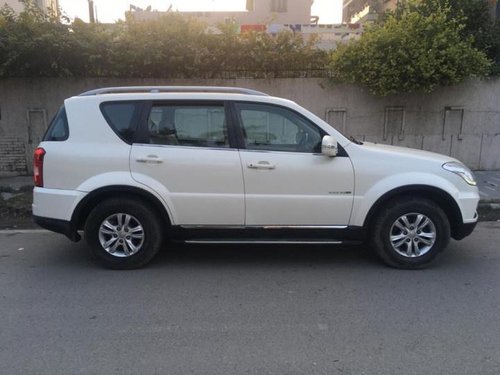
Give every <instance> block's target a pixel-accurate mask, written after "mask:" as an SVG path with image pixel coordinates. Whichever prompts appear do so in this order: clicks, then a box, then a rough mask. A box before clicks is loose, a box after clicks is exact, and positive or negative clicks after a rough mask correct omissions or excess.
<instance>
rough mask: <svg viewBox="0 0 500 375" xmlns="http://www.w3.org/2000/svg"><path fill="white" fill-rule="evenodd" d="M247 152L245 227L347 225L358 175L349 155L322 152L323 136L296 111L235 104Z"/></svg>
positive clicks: (244, 165) (244, 163) (244, 152)
mask: <svg viewBox="0 0 500 375" xmlns="http://www.w3.org/2000/svg"><path fill="white" fill-rule="evenodd" d="M235 112H236V117H237V118H238V120H239V123H240V128H241V133H242V137H243V139H244V149H241V150H240V156H241V162H242V169H243V179H244V185H245V206H246V214H245V224H246V225H249V226H266V225H271V226H272V225H276V226H334V225H340V226H343V225H347V224H348V222H349V217H350V215H351V208H352V202H353V191H354V173H353V168H352V164H351V161H350V160H349V158H348V157H347V155H345V156H341V155H339V156H337V157H333V158H332V157H327V156H325V155H322V154H321V153H320V150H321V140H322V137H323V135H325V132H324V131H323V130H322V129H320V128H319V127H318V126H316V125H315V124H313V123H312V122H311V121H309V120H308V119H306V118H304V117H303V116H301V115H300V114H298V113H295V112H294V111H292V110H290V109H288V108H284V107H280V106H275V105H269V104H261V103H243V102H241V103H236V104H235Z"/></svg>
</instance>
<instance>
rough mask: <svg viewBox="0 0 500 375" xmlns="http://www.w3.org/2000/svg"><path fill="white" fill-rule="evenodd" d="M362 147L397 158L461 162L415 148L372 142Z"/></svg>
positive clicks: (364, 143) (365, 143)
mask: <svg viewBox="0 0 500 375" xmlns="http://www.w3.org/2000/svg"><path fill="white" fill-rule="evenodd" d="M360 147H362V148H364V149H366V150H369V151H372V152H374V153H380V154H384V155H386V156H393V157H395V158H396V157H397V158H405V159H406V158H411V159H420V160H426V161H429V162H438V163H441V164H444V163H447V162H449V161H458V162H460V161H459V160H457V159H455V158H452V157H451V156H448V155H443V154H438V153H436V152H431V151H424V150H417V149H414V148H408V147H400V146H391V145H384V144H380V143H372V142H363V145H361V146H360Z"/></svg>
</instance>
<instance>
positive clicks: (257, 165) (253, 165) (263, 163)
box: [247, 161, 276, 169]
mask: <svg viewBox="0 0 500 375" xmlns="http://www.w3.org/2000/svg"><path fill="white" fill-rule="evenodd" d="M247 167H248V168H251V169H275V168H276V165H274V164H271V163H269V162H268V161H259V162H257V163H250V164H248V165H247Z"/></svg>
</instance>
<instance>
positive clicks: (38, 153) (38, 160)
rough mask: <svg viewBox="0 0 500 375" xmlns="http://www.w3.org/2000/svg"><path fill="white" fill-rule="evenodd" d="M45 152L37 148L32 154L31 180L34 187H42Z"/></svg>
mask: <svg viewBox="0 0 500 375" xmlns="http://www.w3.org/2000/svg"><path fill="white" fill-rule="evenodd" d="M44 156H45V150H44V149H43V148H41V147H38V148H37V149H36V150H35V153H34V154H33V180H34V182H35V186H38V187H43V157H44Z"/></svg>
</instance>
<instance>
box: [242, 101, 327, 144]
mask: <svg viewBox="0 0 500 375" xmlns="http://www.w3.org/2000/svg"><path fill="white" fill-rule="evenodd" d="M236 108H237V111H238V113H239V117H240V119H241V124H242V127H243V134H244V138H245V147H246V148H247V149H249V150H271V151H292V152H311V153H313V152H320V150H321V140H322V138H323V135H324V134H323V132H322V131H321V130H320V129H319V128H318V127H317V126H316V125H314V124H312V123H311V122H309V121H308V120H306V119H305V118H303V117H302V116H300V115H298V114H296V113H295V112H293V111H290V110H288V109H285V108H282V107H277V106H272V105H266V104H253V103H238V104H236Z"/></svg>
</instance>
